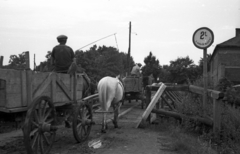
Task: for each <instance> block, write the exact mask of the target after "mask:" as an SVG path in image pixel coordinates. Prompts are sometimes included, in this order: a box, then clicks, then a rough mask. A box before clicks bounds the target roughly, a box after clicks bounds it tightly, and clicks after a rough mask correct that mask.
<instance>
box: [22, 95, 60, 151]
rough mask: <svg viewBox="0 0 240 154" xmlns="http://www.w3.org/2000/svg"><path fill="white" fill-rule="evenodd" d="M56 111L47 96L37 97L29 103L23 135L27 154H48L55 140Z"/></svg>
mask: <svg viewBox="0 0 240 154" xmlns="http://www.w3.org/2000/svg"><path fill="white" fill-rule="evenodd" d="M55 116H56V111H55V108H54V105H53V103H52V101H51V99H50V98H49V97H47V96H40V97H37V98H36V99H35V100H34V101H33V103H32V104H31V106H30V108H29V110H28V112H27V116H26V119H25V123H24V126H23V135H24V142H25V147H26V149H27V153H28V154H48V153H49V151H50V150H51V147H52V145H53V142H54V140H55V135H56V130H57V127H56V126H54V125H53V124H54V122H55Z"/></svg>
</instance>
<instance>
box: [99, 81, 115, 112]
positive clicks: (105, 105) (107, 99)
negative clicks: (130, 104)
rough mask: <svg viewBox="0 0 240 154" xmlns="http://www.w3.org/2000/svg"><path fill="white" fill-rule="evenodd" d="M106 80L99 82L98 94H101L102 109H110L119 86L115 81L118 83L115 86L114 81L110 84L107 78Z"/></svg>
mask: <svg viewBox="0 0 240 154" xmlns="http://www.w3.org/2000/svg"><path fill="white" fill-rule="evenodd" d="M104 80H105V81H102V82H99V85H98V95H99V101H100V104H101V107H102V110H104V111H108V109H109V108H110V106H111V103H112V101H113V99H114V97H115V94H116V87H117V86H118V85H117V84H118V83H117V82H115V83H114V84H116V85H115V86H114V85H112V83H111V84H110V83H109V82H108V81H107V79H106V78H105V79H104ZM103 82H104V83H103ZM111 87H113V88H111Z"/></svg>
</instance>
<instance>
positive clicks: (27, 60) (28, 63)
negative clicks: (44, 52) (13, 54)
mask: <svg viewBox="0 0 240 154" xmlns="http://www.w3.org/2000/svg"><path fill="white" fill-rule="evenodd" d="M25 61H26V69H30V56H29V51H26V52H25Z"/></svg>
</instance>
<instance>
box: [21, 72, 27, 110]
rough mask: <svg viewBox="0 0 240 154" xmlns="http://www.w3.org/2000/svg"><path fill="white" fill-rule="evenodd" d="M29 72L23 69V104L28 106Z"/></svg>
mask: <svg viewBox="0 0 240 154" xmlns="http://www.w3.org/2000/svg"><path fill="white" fill-rule="evenodd" d="M26 73H27V72H26V71H21V96H22V99H21V105H22V106H27V74H26Z"/></svg>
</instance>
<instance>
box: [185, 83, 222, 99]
mask: <svg viewBox="0 0 240 154" xmlns="http://www.w3.org/2000/svg"><path fill="white" fill-rule="evenodd" d="M189 90H190V91H191V92H194V93H197V94H200V95H203V88H202V87H197V86H194V85H190V86H189ZM207 93H208V96H209V97H212V98H214V99H220V98H223V97H224V93H222V92H220V91H216V90H211V89H208V90H207Z"/></svg>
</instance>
